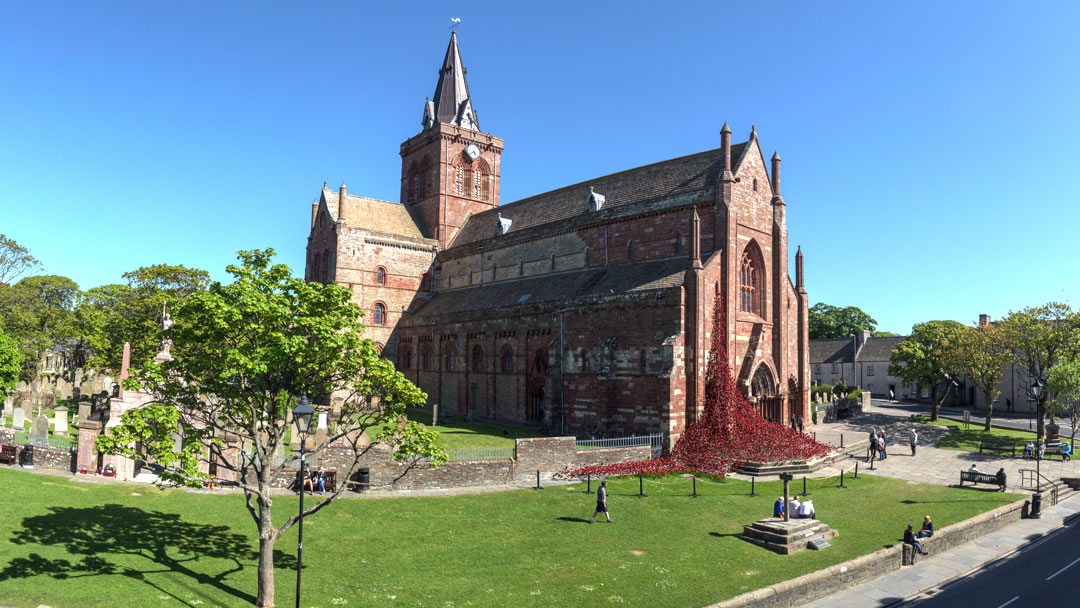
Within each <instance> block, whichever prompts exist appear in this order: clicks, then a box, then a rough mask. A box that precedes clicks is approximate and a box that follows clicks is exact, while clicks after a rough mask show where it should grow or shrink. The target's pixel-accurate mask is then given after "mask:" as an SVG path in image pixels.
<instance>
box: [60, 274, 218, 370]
mask: <svg viewBox="0 0 1080 608" xmlns="http://www.w3.org/2000/svg"><path fill="white" fill-rule="evenodd" d="M123 276H124V279H126V280H127V285H120V284H112V285H102V286H101V287H95V288H93V289H89V290H87V291H86V293H85V294H83V297H82V298H81V299H80V302H79V305H78V307H77V309H76V316H77V318H78V322H79V327H80V332H81V334H82V335H85V336H86V338H87V340H88V341H89V346H90V350H91V351H92V352H93V356H92V357H91V358H90V360H89V361H88V363H89V365H90V366H91V367H94V368H95V369H98V370H101V371H108V372H111V373H114V374H115V373H118V372H119V371H120V362H121V358H122V355H123V346H124V343H125V342H127V343H130V344H131V360H132V361H140V360H143V359H149V358H151V357H153V356H154V354H155V353H157V352H158V349H159V346H160V344H159V336H158V332H159V330H160V326H161V318H162V315H163V314H164V312H165V310H166V309H171V308H173V307H175V306H176V305H177V304H179V303H180V302H182V301H183V300H184V299H185V298H187V297H188V296H190V295H191V294H193V293H196V292H199V291H205V290H206V286H207V285H208V284H209V282H210V274H209V273H208V272H206V271H205V270H200V269H198V268H186V267H184V266H171V265H168V264H155V265H153V266H144V267H142V268H138V269H136V270H133V271H131V272H127V273H124V275H123ZM178 346H179V349H180V350H179V351H178V352H182V351H183V346H182V345H178Z"/></svg>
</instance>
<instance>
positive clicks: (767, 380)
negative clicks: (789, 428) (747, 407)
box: [750, 365, 785, 424]
mask: <svg viewBox="0 0 1080 608" xmlns="http://www.w3.org/2000/svg"><path fill="white" fill-rule="evenodd" d="M750 402H751V403H754V404H755V405H756V406H757V410H758V413H759V414H761V415H762V416H764V417H765V418H767V419H769V420H772V421H774V422H779V423H780V424H784V423H785V421H784V398H783V397H782V396H780V395H778V394H777V390H776V381H775V380H773V376H772V372H771V371H769V368H768V367H766V366H765V365H759V366H758V368H757V371H756V372H754V377H753V379H751V380H750Z"/></svg>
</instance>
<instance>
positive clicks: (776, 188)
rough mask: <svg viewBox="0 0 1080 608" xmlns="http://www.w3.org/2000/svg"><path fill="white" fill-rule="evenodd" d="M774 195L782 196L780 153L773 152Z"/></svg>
mask: <svg viewBox="0 0 1080 608" xmlns="http://www.w3.org/2000/svg"><path fill="white" fill-rule="evenodd" d="M772 193H773V195H774V196H779V195H780V153H779V152H773V155H772Z"/></svg>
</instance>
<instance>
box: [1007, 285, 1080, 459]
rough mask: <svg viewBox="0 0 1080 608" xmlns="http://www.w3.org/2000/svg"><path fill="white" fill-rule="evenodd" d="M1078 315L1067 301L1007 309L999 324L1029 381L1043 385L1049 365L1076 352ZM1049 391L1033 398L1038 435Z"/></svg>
mask: <svg viewBox="0 0 1080 608" xmlns="http://www.w3.org/2000/svg"><path fill="white" fill-rule="evenodd" d="M1078 325H1080V315H1077V314H1076V313H1074V312H1073V311H1072V309H1071V308H1069V306H1068V305H1067V304H1061V303H1059V302H1050V303H1048V304H1046V305H1044V306H1036V307H1029V308H1025V309H1023V310H1020V311H1018V312H1010V313H1009V315H1008V316H1007V317H1005V318H1004V319H1002V321H1001V328H1002V330H1004V332H1005V339H1006V341H1007V342H1008V344H1009V348H1011V349H1012V351H1013V355H1014V356H1015V357H1016V359H1017V361H1019V363H1020V365H1021V366H1023V367H1024V368H1025V371H1026V372H1027V376H1028V378H1029V381H1030V382H1034V381H1035V380H1038V381H1039V382H1041V383H1042V384H1043V385H1045V384H1046V381H1047V379H1048V377H1049V374H1050V369H1051V368H1052V367H1053V366H1054V364H1055V363H1058V362H1059V360H1061V359H1063V358H1068V357H1070V356H1072V355H1075V354H1076V353H1077V349H1078V347H1080V331H1078V329H1077V326H1078ZM1048 399H1049V391H1045V390H1044V391H1040V392H1039V395H1038V398H1037V399H1036V411H1037V413H1038V418H1039V422H1038V427H1037V429H1036V432H1037V436H1038V437H1039V438H1040V439H1041V438H1042V437H1043V436H1044V435H1043V431H1044V429H1045V420H1044V418H1045V417H1046V402H1047V401H1048Z"/></svg>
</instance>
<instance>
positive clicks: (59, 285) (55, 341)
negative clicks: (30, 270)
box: [0, 275, 79, 382]
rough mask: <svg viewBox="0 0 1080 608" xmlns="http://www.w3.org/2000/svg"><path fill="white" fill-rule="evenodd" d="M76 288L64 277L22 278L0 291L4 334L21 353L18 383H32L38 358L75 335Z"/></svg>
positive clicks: (74, 284) (77, 287)
mask: <svg viewBox="0 0 1080 608" xmlns="http://www.w3.org/2000/svg"><path fill="white" fill-rule="evenodd" d="M78 293H79V286H78V285H77V284H76V283H75V281H72V280H71V279H69V278H67V277H61V276H55V275H40V276H34V277H26V278H25V279H22V280H21V281H19V282H18V283H16V284H14V285H12V286H10V287H4V288H3V289H0V318H2V319H3V322H4V327H3V329H4V331H5V333H7V335H8V336H9V337H11V338H14V339H15V340H16V341H18V343H19V346H20V348H21V349H22V353H23V367H22V372H21V374H20V379H22V380H25V381H27V382H29V381H31V380H33V378H34V374H36V373H37V365H38V362H40V361H41V356H42V355H43V354H44V353H45V352H46V351H49V350H52V349H53V348H55V347H56V346H57V345H59V344H61V343H63V342H66V341H67V340H68V339H70V338H72V337H74V336H75V335H76V333H77V329H76V325H75V322H74V320H75V317H74V313H73V308H74V303H75V299H76V297H77V295H78Z"/></svg>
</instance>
